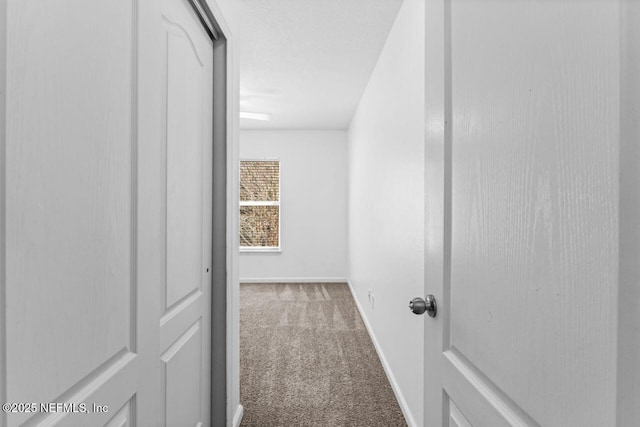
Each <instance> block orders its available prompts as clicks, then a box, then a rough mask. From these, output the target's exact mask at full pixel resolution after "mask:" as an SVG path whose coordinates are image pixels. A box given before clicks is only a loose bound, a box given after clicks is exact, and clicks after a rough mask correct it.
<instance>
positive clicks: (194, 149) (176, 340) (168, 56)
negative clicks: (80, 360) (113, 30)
mask: <svg viewBox="0 0 640 427" xmlns="http://www.w3.org/2000/svg"><path fill="white" fill-rule="evenodd" d="M161 19H162V46H163V49H162V57H163V61H164V62H163V64H164V65H163V67H162V69H161V73H162V74H161V75H162V79H163V102H162V105H163V113H162V116H163V123H162V126H161V129H162V133H163V135H162V141H163V146H164V150H165V160H166V161H165V170H164V175H165V179H164V182H165V187H164V191H163V192H164V209H163V211H164V214H165V227H164V231H163V233H164V242H165V257H166V273H165V278H164V292H162V297H161V301H162V312H163V314H162V316H161V319H160V324H159V326H160V361H161V364H162V369H163V370H164V373H163V384H162V390H163V395H164V396H163V398H164V402H165V403H164V404H165V408H164V425H166V426H178V425H180V426H199V425H203V426H206V425H209V416H210V413H209V412H210V411H209V403H210V401H209V398H210V388H211V387H210V384H211V382H210V372H211V368H210V359H211V357H210V353H211V348H210V345H209V344H208V343H209V342H210V335H211V327H210V321H211V320H210V319H211V313H210V309H211V277H212V272H211V250H212V249H211V227H212V221H211V218H212V217H211V215H212V206H211V203H212V194H211V191H212V181H211V179H212V169H211V168H212V161H213V146H212V142H213V127H212V117H213V62H212V61H213V44H212V41H211V39H210V38H209V36H208V34H207V33H206V32H205V30H204V28H203V27H202V25H201V24H200V22H199V21H198V18H197V16H196V15H195V13H194V11H193V9H192V8H191V6H190V5H189V3H188V1H187V0H163V2H162V18H161Z"/></svg>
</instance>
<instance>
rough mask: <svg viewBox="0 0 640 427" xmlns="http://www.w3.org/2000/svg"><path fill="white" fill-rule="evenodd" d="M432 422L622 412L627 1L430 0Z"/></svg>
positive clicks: (607, 416) (523, 421)
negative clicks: (621, 159)
mask: <svg viewBox="0 0 640 427" xmlns="http://www.w3.org/2000/svg"><path fill="white" fill-rule="evenodd" d="M426 28H427V34H426V52H427V56H426V58H427V72H426V84H427V88H426V90H427V94H426V95H427V96H426V99H427V116H426V124H427V126H426V129H427V163H426V168H427V177H426V187H427V190H426V191H427V197H428V203H427V218H428V220H427V221H428V222H427V230H428V233H429V234H428V235H427V242H428V243H427V265H426V272H427V275H426V291H427V293H432V294H435V295H436V298H437V299H438V302H440V307H439V314H438V316H437V317H436V318H434V319H432V318H428V317H426V318H425V333H426V344H425V358H426V360H425V396H426V397H425V399H426V402H425V403H426V404H425V425H429V426H431V425H432V426H440V425H452V426H455V425H457V426H467V425H472V426H477V427H481V426H488V427H498V426H507V425H517V426H524V425H527V426H538V425H540V426H549V427H552V426H558V427H565V426H581V427H586V426H594V427H597V426H614V425H615V423H616V332H617V286H618V285H617V265H618V214H619V212H618V193H619V163H618V156H619V148H620V142H619V126H620V114H619V99H620V98H619V81H620V77H619V76H620V11H619V3H618V2H616V1H605V0H594V1H573V0H567V1H525V0H512V1H502V0H486V1H465V0H445V1H442V0H434V1H428V2H427V12H426Z"/></svg>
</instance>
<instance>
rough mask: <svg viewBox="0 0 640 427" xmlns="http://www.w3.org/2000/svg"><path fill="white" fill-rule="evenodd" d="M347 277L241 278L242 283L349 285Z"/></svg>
mask: <svg viewBox="0 0 640 427" xmlns="http://www.w3.org/2000/svg"><path fill="white" fill-rule="evenodd" d="M347 282H348V280H347V278H346V277H258V278H254V277H251V278H240V283H347Z"/></svg>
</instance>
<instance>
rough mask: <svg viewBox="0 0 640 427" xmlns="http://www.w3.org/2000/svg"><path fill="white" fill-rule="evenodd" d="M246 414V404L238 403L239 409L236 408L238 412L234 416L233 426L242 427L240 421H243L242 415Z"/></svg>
mask: <svg viewBox="0 0 640 427" xmlns="http://www.w3.org/2000/svg"><path fill="white" fill-rule="evenodd" d="M243 415H244V406H242V405H238V409H236V414H235V415H234V416H233V424H232V426H233V427H240V423H241V422H242V416H243Z"/></svg>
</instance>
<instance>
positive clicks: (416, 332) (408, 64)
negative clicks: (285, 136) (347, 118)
mask: <svg viewBox="0 0 640 427" xmlns="http://www.w3.org/2000/svg"><path fill="white" fill-rule="evenodd" d="M422 3H423V2H422V1H421V0H405V2H404V4H403V5H402V8H401V9H400V12H399V14H398V17H397V19H396V22H395V24H394V26H393V28H392V30H391V33H390V35H389V38H388V40H387V43H386V45H385V47H384V50H383V51H382V54H381V56H380V58H379V60H378V64H377V66H376V68H375V70H374V72H373V74H372V76H371V80H370V81H369V84H368V86H367V89H366V91H365V93H364V95H363V97H362V99H361V101H360V104H359V106H358V109H357V112H356V114H355V116H354V118H353V121H352V123H351V126H350V128H349V256H350V262H349V269H350V281H351V285H352V287H353V289H354V293H355V295H356V298H357V299H358V302H359V303H360V305H361V307H362V308H363V311H364V315H365V317H366V319H367V321H368V323H369V325H370V328H371V332H372V334H373V336H374V338H375V340H376V341H377V344H378V346H379V349H380V351H381V353H382V356H383V358H384V361H383V363H386V365H387V366H386V368H387V369H388V372H389V373H390V374H391V376H392V377H393V379H392V382H394V381H395V383H396V384H395V386H396V387H395V388H396V393H397V394H398V397H399V401H400V403H401V406H404V407H403V410H404V411H405V416H406V418H407V422H408V423H409V425H416V426H421V425H422V421H423V420H422V419H423V415H422V407H423V402H422V397H423V336H424V335H423V330H424V327H423V322H424V317H422V316H421V317H418V316H415V315H414V314H412V313H411V312H410V311H409V309H408V303H409V300H410V299H411V298H413V297H416V296H424V295H423V292H424V283H423V281H424V247H425V240H424V201H425V199H424V148H423V145H424V131H423V125H424V5H423V4H422ZM368 289H371V291H372V292H373V294H374V295H375V307H372V305H371V304H370V303H369V299H368Z"/></svg>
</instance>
